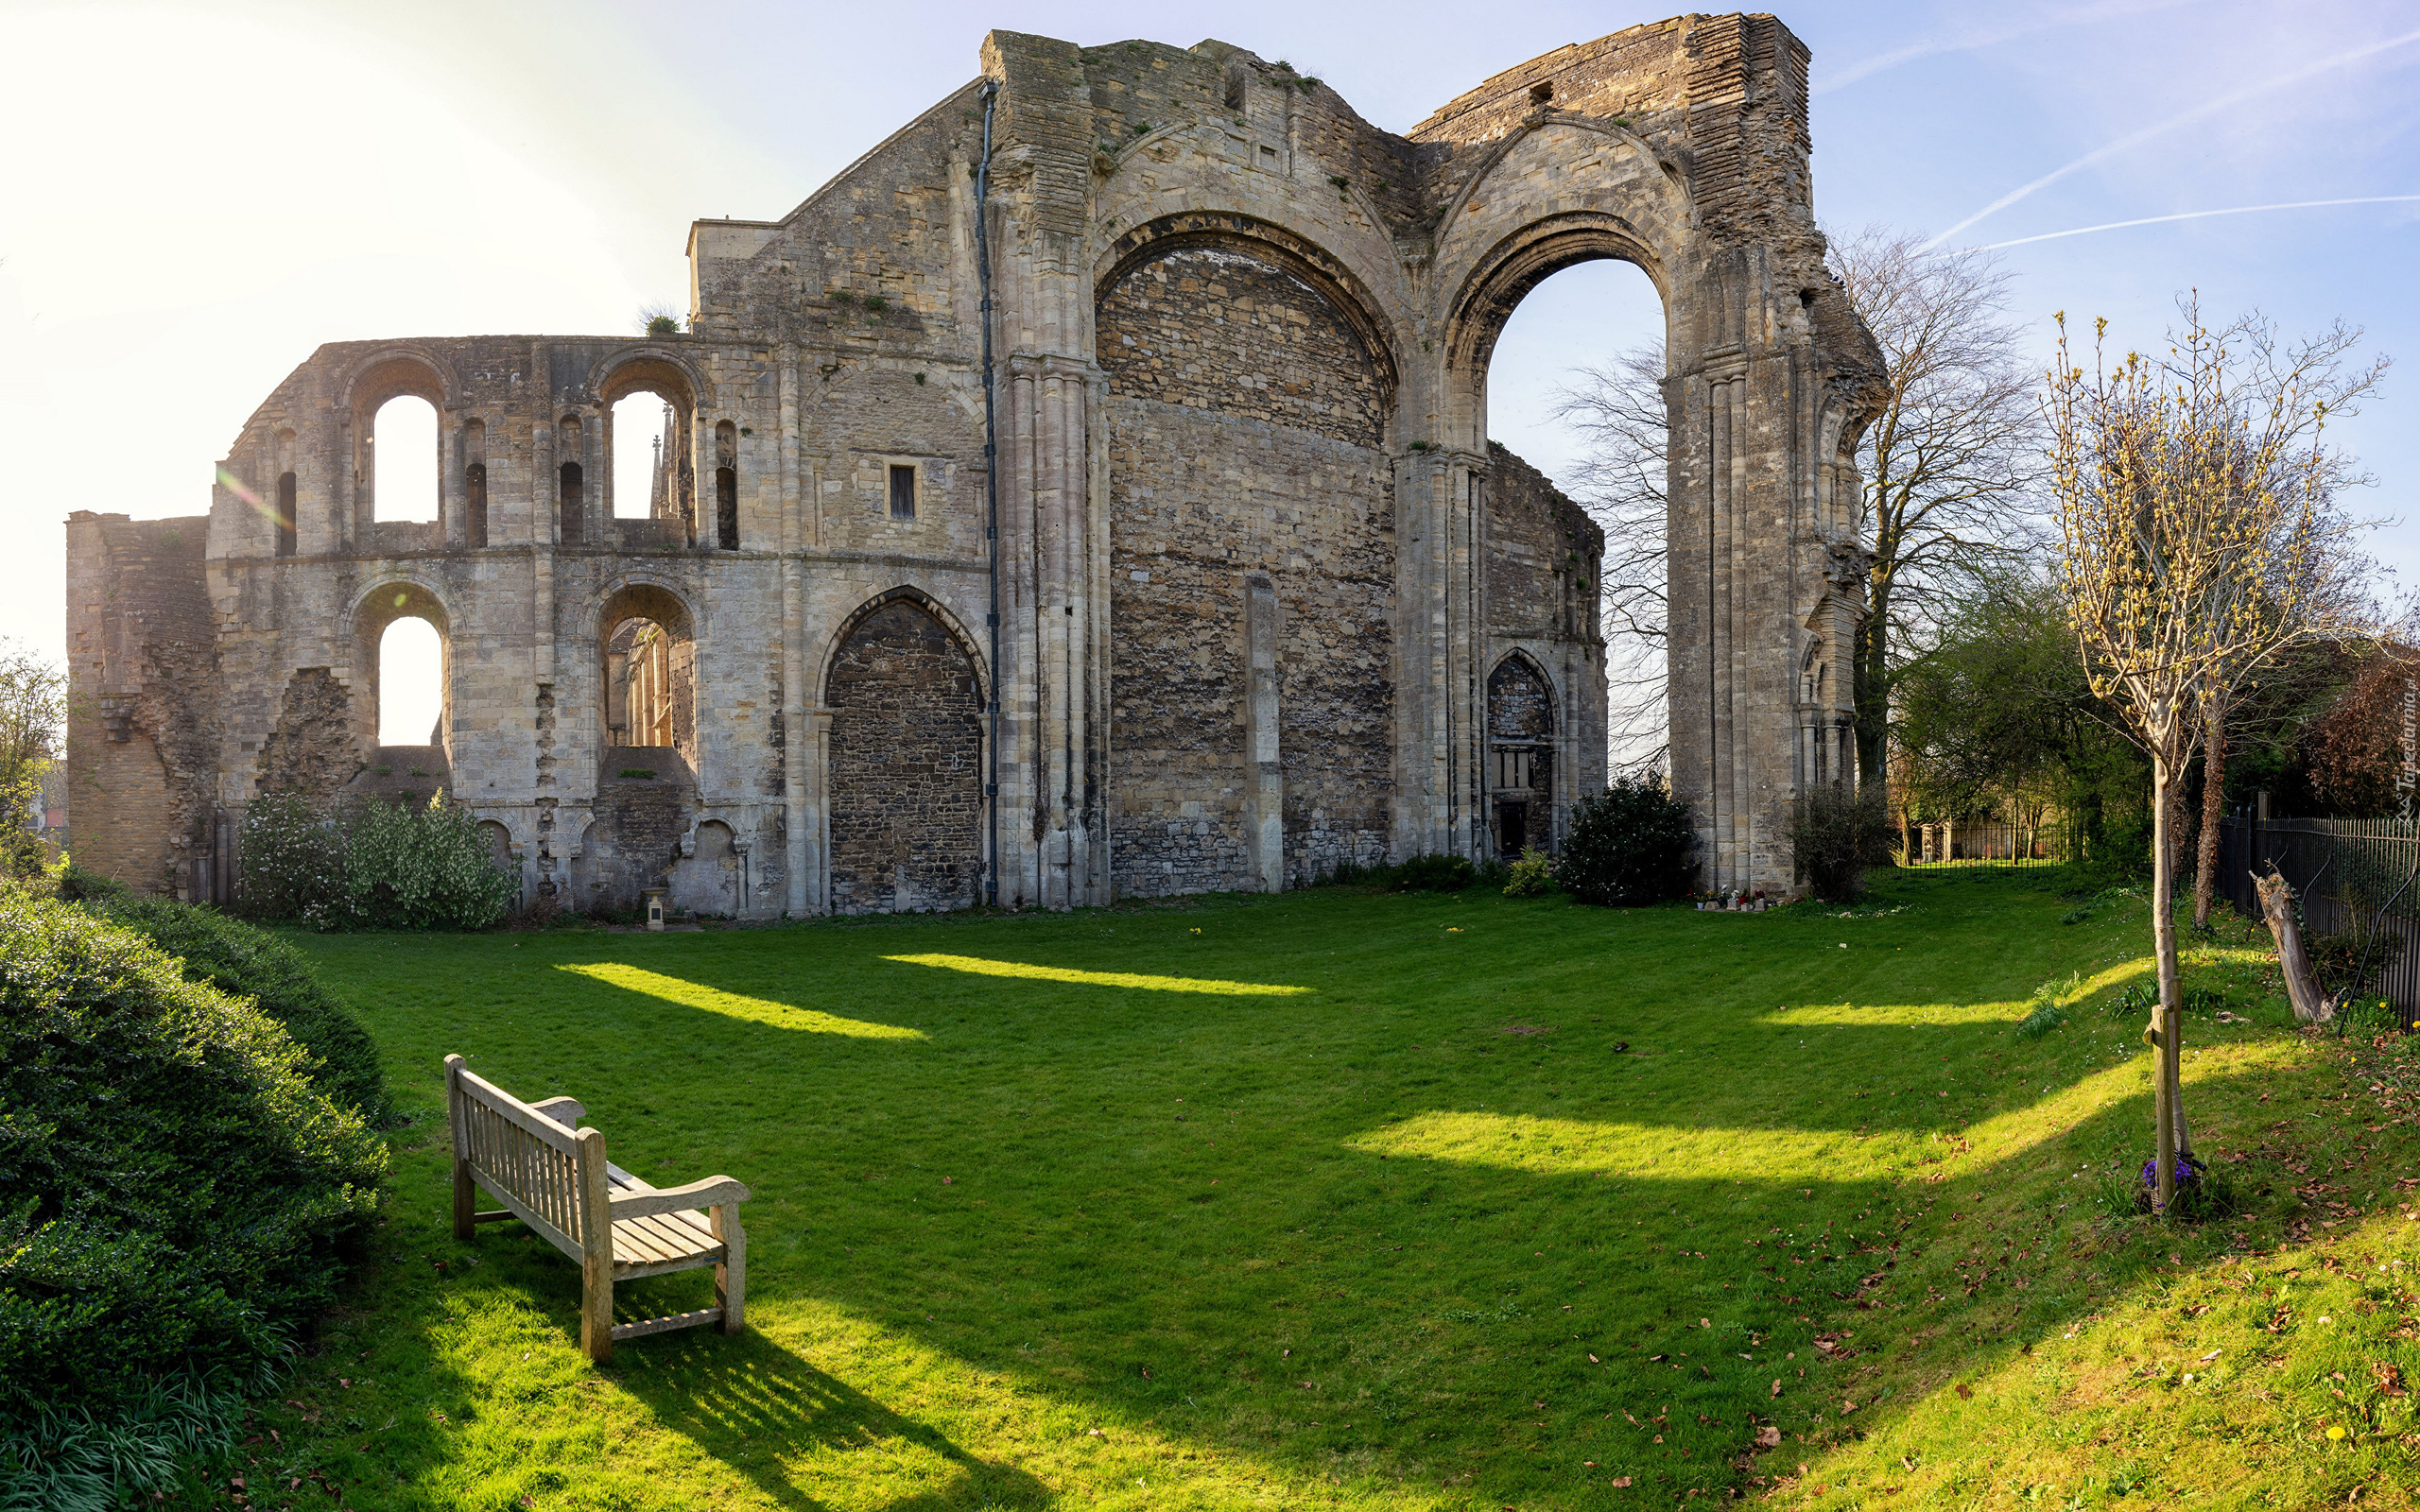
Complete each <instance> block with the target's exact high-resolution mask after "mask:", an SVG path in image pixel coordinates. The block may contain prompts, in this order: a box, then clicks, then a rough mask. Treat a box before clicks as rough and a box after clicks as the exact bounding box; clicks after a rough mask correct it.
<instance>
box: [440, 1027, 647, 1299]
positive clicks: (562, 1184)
mask: <svg viewBox="0 0 2420 1512" xmlns="http://www.w3.org/2000/svg"><path fill="white" fill-rule="evenodd" d="M445 1103H446V1109H447V1111H448V1113H449V1114H450V1116H451V1122H452V1124H453V1125H454V1158H455V1159H456V1160H459V1161H461V1162H463V1163H464V1164H465V1165H468V1166H469V1167H470V1168H471V1170H472V1171H473V1172H474V1173H475V1174H476V1175H477V1176H478V1177H480V1178H481V1180H480V1184H481V1185H483V1186H485V1187H486V1188H487V1189H488V1190H489V1191H490V1192H491V1193H493V1194H494V1195H495V1198H496V1200H497V1201H499V1202H501V1203H503V1204H504V1205H505V1206H506V1207H507V1208H510V1210H512V1211H513V1213H514V1214H515V1215H516V1216H518V1217H519V1218H520V1219H521V1221H522V1222H523V1223H526V1224H527V1225H528V1226H529V1227H530V1228H532V1229H536V1230H538V1231H539V1232H540V1233H542V1234H544V1235H545V1236H546V1238H547V1239H548V1240H550V1241H552V1242H553V1243H554V1244H555V1245H557V1246H561V1247H562V1248H563V1249H565V1250H567V1251H569V1252H570V1253H572V1254H574V1255H578V1254H579V1253H580V1252H581V1250H582V1249H583V1248H584V1247H586V1245H587V1242H588V1241H589V1239H590V1238H591V1236H592V1234H601V1233H603V1232H605V1231H607V1229H609V1228H610V1225H611V1214H610V1213H609V1212H608V1211H602V1209H603V1207H604V1204H605V1203H606V1202H607V1201H609V1200H610V1199H608V1198H607V1197H606V1196H605V1186H606V1183H605V1136H604V1134H603V1133H602V1132H601V1131H599V1130H597V1129H593V1128H582V1129H574V1128H569V1127H566V1126H565V1125H562V1124H559V1123H557V1122H556V1121H555V1120H554V1119H552V1118H549V1117H548V1116H547V1115H546V1114H544V1113H542V1112H540V1111H539V1110H538V1109H536V1108H532V1107H530V1106H529V1105H528V1104H527V1103H525V1102H523V1101H522V1100H521V1099H519V1098H518V1097H515V1096H513V1095H512V1094H511V1093H510V1092H509V1091H505V1090H504V1089H503V1088H501V1087H498V1086H497V1085H496V1084H495V1083H493V1082H492V1081H489V1080H488V1079H487V1078H485V1077H483V1076H481V1075H479V1074H477V1073H475V1072H473V1071H471V1070H470V1069H469V1068H468V1067H466V1066H464V1065H463V1064H462V1063H461V1059H460V1057H452V1056H449V1057H446V1062H445ZM592 1208H595V1209H597V1210H599V1211H591V1210H592ZM592 1225H594V1226H595V1227H594V1228H593V1229H592V1227H591V1226H592Z"/></svg>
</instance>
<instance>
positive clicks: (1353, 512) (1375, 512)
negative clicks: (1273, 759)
mask: <svg viewBox="0 0 2420 1512" xmlns="http://www.w3.org/2000/svg"><path fill="white" fill-rule="evenodd" d="M1099 343H1100V350H1101V352H1102V356H1103V362H1102V366H1103V367H1104V368H1106V369H1108V371H1109V375H1110V393H1111V396H1112V397H1111V399H1110V401H1109V403H1108V404H1107V406H1106V408H1105V411H1104V416H1103V418H1104V421H1105V423H1106V425H1107V428H1108V430H1109V434H1110V438H1111V439H1110V455H1109V474H1110V476H1109V493H1110V600H1111V611H1110V617H1111V623H1112V624H1113V625H1114V626H1115V629H1116V642H1115V650H1114V653H1113V662H1112V679H1111V720H1112V734H1111V748H1112V753H1113V754H1112V759H1111V760H1112V769H1113V772H1114V774H1115V807H1114V810H1113V817H1112V835H1113V840H1112V847H1111V854H1112V857H1113V864H1114V866H1115V876H1116V883H1117V888H1118V891H1119V892H1120V893H1121V894H1142V895H1155V894H1163V893H1171V892H1190V891H1198V890H1201V889H1204V888H1219V887H1253V886H1257V885H1260V883H1259V875H1258V872H1257V870H1256V865H1257V863H1256V860H1255V858H1254V856H1253V854H1252V849H1251V837H1250V836H1249V835H1248V833H1246V832H1247V798H1248V791H1247V790H1248V788H1249V786H1250V783H1251V780H1252V777H1253V773H1252V772H1251V771H1250V770H1248V763H1247V760H1246V751H1245V737H1246V730H1245V724H1246V709H1247V701H1248V697H1247V669H1246V667H1245V652H1244V634H1245V625H1244V620H1245V610H1244V591H1245V580H1246V578H1247V577H1248V576H1253V575H1261V576H1266V577H1267V578H1268V579H1269V580H1270V582H1271V585H1272V587H1273V588H1274V590H1275V597H1276V603H1277V609H1278V613H1277V627H1276V651H1277V687H1278V696H1277V702H1278V741H1277V744H1278V761H1279V764H1280V766H1281V769H1282V772H1283V779H1284V800H1283V806H1284V816H1285V822H1284V841H1283V845H1284V861H1283V867H1284V874H1285V875H1286V877H1287V878H1288V880H1289V881H1292V882H1297V883H1299V882H1301V881H1305V880H1307V879H1308V878H1310V877H1313V876H1316V875H1319V874H1321V873H1322V872H1326V871H1332V870H1334V869H1335V868H1336V867H1337V866H1339V865H1340V864H1341V863H1343V862H1345V861H1348V860H1356V861H1362V862H1369V861H1374V860H1376V859H1379V858H1380V857H1382V856H1383V855H1384V854H1385V851H1386V848H1387V837H1388V816H1389V810H1388V800H1389V799H1390V797H1391V794H1392V751H1391V745H1390V743H1391V741H1392V730H1393V724H1392V720H1393V707H1392V688H1393V679H1392V633H1393V627H1392V612H1391V605H1392V586H1393V577H1394V551H1393V530H1392V524H1393V516H1392V488H1391V487H1390V484H1391V481H1392V480H1391V476H1390V470H1389V468H1388V466H1387V463H1386V459H1385V457H1384V455H1383V454H1381V453H1379V452H1378V451H1376V450H1375V445H1376V443H1377V441H1378V438H1379V436H1380V432H1381V428H1382V423H1383V416H1382V410H1381V407H1380V404H1381V396H1380V392H1379V387H1378V378H1377V370H1376V368H1375V365H1374V363H1373V362H1372V361H1371V359H1370V357H1369V354H1368V353H1367V352H1366V351H1365V349H1364V348H1363V347H1362V345H1361V342H1360V338H1359V336H1358V335H1357V333H1356V332H1355V331H1354V329H1353V328H1352V326H1351V325H1350V324H1349V323H1348V322H1347V321H1346V320H1345V319H1344V318H1343V316H1342V315H1341V313H1340V312H1339V311H1338V310H1336V309H1335V308H1334V307H1333V306H1331V305H1330V304H1329V303H1328V302H1327V301H1325V300H1324V299H1323V298H1322V296H1321V295H1320V294H1319V293H1318V292H1317V291H1316V290H1315V289H1313V288H1312V287H1311V286H1310V285H1309V284H1308V283H1305V282H1304V281H1302V280H1301V279H1299V278H1296V277H1294V276H1293V275H1291V274H1289V273H1288V272H1286V271H1284V270H1283V269H1281V268H1278V267H1275V266H1271V265H1270V264H1268V263H1265V262H1261V261H1258V260H1255V259H1252V258H1248V257H1244V256H1241V255H1238V254H1236V253H1234V252H1231V251H1225V250H1219V249H1205V248H1187V249H1180V250H1177V251H1175V252H1173V253H1171V254H1169V255H1167V256H1165V257H1161V258H1158V259H1154V260H1152V261H1150V262H1148V263H1146V264H1144V265H1143V266H1141V267H1139V268H1135V269H1132V270H1131V271H1130V272H1129V273H1128V275H1127V276H1126V277H1125V278H1124V279H1123V280H1121V281H1120V282H1119V283H1116V284H1115V285H1114V286H1113V287H1112V288H1111V289H1110V290H1109V292H1108V293H1107V294H1106V295H1105V296H1104V298H1103V299H1102V301H1101V306H1100V313H1099Z"/></svg>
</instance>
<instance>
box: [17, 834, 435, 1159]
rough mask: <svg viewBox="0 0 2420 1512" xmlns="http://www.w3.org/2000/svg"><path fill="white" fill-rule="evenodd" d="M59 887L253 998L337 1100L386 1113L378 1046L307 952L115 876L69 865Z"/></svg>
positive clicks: (199, 976) (372, 1115)
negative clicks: (145, 892) (139, 890)
mask: <svg viewBox="0 0 2420 1512" xmlns="http://www.w3.org/2000/svg"><path fill="white" fill-rule="evenodd" d="M60 894H61V897H65V898H69V899H72V900H80V901H81V902H83V904H84V906H85V907H86V908H87V909H89V910H91V911H93V912H95V913H98V914H101V915H102V916H104V917H106V918H108V919H111V920H112V921H113V922H115V923H119V924H123V925H125V926H126V927H127V928H129V929H131V930H133V931H134V932H135V933H136V934H138V935H141V936H144V937H145V938H147V939H148V940H150V941H151V943H152V944H154V945H157V946H158V947H160V949H161V950H163V951H164V952H166V953H167V954H170V955H174V956H177V957H178V958H180V959H181V960H182V962H183V965H184V972H185V975H186V977H187V978H189V979H190V980H192V981H196V982H201V983H204V984H207V985H208V986H211V987H215V988H218V989H219V990H220V991H222V992H224V993H226V994H227V995H228V996H230V997H239V998H251V999H252V1000H253V1002H254V1005H255V1006H257V1007H258V1008H259V1009H260V1010H261V1011H262V1012H263V1013H266V1014H268V1016H269V1017H270V1018H272V1019H275V1020H276V1021H277V1022H279V1023H281V1024H283V1025H284V1026H285V1032H286V1034H287V1035H288V1036H290V1037H291V1038H292V1039H293V1040H294V1042H295V1043H296V1044H298V1045H301V1046H302V1049H303V1052H304V1053H305V1055H306V1056H307V1057H308V1062H309V1063H308V1064H306V1065H305V1066H304V1068H303V1070H304V1072H305V1073H306V1074H308V1075H309V1076H310V1077H311V1079H312V1080H313V1081H315V1082H317V1083H318V1084H319V1087H320V1091H322V1092H324V1093H325V1094H326V1095H327V1096H328V1097H329V1098H330V1099H332V1100H333V1101H335V1102H336V1103H337V1106H339V1107H343V1108H354V1109H356V1110H358V1111H359V1112H360V1114H361V1116H362V1117H363V1118H364V1119H366V1120H368V1121H369V1122H370V1123H372V1124H373V1125H375V1124H379V1123H383V1122H384V1121H385V1119H386V1116H387V1091H386V1086H385V1083H384V1081H383V1080H382V1079H381V1077H380V1075H379V1071H378V1050H377V1047H376V1046H374V1045H372V1043H371V1042H370V1033H369V1031H368V1030H366V1029H364V1028H362V1026H361V1024H360V1022H359V1021H358V1020H356V1019H354V1016H353V1014H352V1011H351V1010H350V1009H348V1008H346V1007H345V1005H343V1004H342V1003H340V1002H338V1001H337V998H336V997H335V995H334V994H332V993H330V992H329V991H328V989H327V988H323V987H321V986H320V979H319V977H318V975H317V974H316V973H314V972H313V971H312V970H311V962H310V960H309V958H308V957H306V956H305V955H303V954H302V952H301V951H298V950H296V949H295V948H294V947H293V946H291V945H289V944H287V943H286V942H285V941H284V940H282V939H280V938H278V937H277V936H275V935H272V934H270V933H269V932H268V931H267V930H265V929H259V928H256V927H254V926H252V925H251V924H247V923H245V922H243V921H242V920H241V919H230V918H228V917H227V916H226V915H225V914H222V913H219V912H217V911H216V909H211V908H196V907H193V906H192V905H190V904H187V903H181V902H173V901H171V900H168V899H164V898H138V897H136V896H135V895H134V894H132V893H130V892H129V891H128V890H127V889H126V888H124V887H121V886H119V885H117V884H116V883H113V882H110V881H107V880H106V879H103V878H99V877H95V875H93V874H92V873H91V872H88V871H84V870H82V869H80V868H72V867H71V868H68V870H67V873H66V875H65V876H64V877H63V878H62V879H61V883H60Z"/></svg>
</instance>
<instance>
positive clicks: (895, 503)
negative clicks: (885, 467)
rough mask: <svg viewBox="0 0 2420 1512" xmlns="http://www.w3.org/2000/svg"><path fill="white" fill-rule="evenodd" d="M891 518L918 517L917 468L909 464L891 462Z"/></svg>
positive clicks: (909, 518) (910, 518)
mask: <svg viewBox="0 0 2420 1512" xmlns="http://www.w3.org/2000/svg"><path fill="white" fill-rule="evenodd" d="M890 518H892V519H893V520H913V519H915V518H916V469H915V468H914V467H913V466H911V465H908V464H905V463H899V462H893V463H892V464H890Z"/></svg>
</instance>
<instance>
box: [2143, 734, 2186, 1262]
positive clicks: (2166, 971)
mask: <svg viewBox="0 0 2420 1512" xmlns="http://www.w3.org/2000/svg"><path fill="white" fill-rule="evenodd" d="M2170 807H2171V805H2170V803H2169V777H2168V770H2167V763H2165V762H2162V761H2160V760H2158V759H2156V758H2154V759H2153V760H2152V954H2153V955H2155V956H2156V957H2157V958H2158V961H2159V1005H2158V1006H2156V1007H2154V1008H2153V1009H2152V1022H2151V1028H2150V1029H2149V1030H2148V1031H2146V1033H2145V1035H2144V1038H2145V1039H2147V1040H2150V1041H2151V1042H2152V1124H2153V1125H2155V1127H2154V1132H2155V1134H2156V1135H2157V1149H2156V1152H2155V1153H2154V1156H2153V1159H2154V1160H2157V1161H2158V1162H2159V1163H2158V1166H2157V1168H2156V1171H2155V1179H2154V1183H2153V1186H2152V1192H2153V1193H2154V1196H2153V1198H2152V1202H2153V1205H2154V1206H2155V1207H2156V1208H2157V1210H2158V1211H2159V1214H2160V1216H2161V1217H2163V1218H2164V1217H2166V1216H2168V1210H2169V1204H2171V1203H2173V1202H2174V1201H2175V1200H2176V1079H2175V1076H2174V1068H2175V1065H2176V1038H2177V1037H2176V1024H2177V1020H2178V1017H2179V1015H2178V1013H2177V1008H2178V1006H2179V997H2180V993H2179V990H2178V987H2177V980H2176V901H2175V888H2176V876H2175V872H2174V869H2173V868H2171V867H2170V865H2169V860H2170V850H2171V845H2170V836H2169V829H2170V828H2171V825H2170V821H2169V809H2170Z"/></svg>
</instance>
